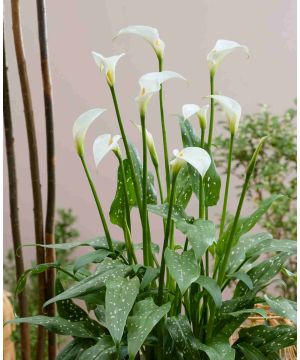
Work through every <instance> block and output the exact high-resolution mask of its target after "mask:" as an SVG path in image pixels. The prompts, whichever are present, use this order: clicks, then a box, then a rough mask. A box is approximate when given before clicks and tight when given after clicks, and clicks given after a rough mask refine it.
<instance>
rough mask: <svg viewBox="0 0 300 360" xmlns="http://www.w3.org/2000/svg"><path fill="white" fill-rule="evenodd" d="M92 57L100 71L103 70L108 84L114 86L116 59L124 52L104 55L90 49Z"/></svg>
mask: <svg viewBox="0 0 300 360" xmlns="http://www.w3.org/2000/svg"><path fill="white" fill-rule="evenodd" d="M92 55H93V58H94V60H95V62H96V64H97V66H98V67H99V69H100V71H101V72H102V71H103V70H104V71H105V76H106V80H107V83H108V85H109V86H114V84H115V81H116V65H117V63H118V61H119V60H120V59H121V57H123V56H124V55H125V54H124V53H122V54H120V55H115V56H110V57H104V56H103V55H101V54H99V53H96V52H95V51H92Z"/></svg>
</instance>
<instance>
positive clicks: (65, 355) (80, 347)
mask: <svg viewBox="0 0 300 360" xmlns="http://www.w3.org/2000/svg"><path fill="white" fill-rule="evenodd" d="M94 343H95V342H94V341H93V340H89V339H84V341H83V340H82V339H74V340H72V341H71V342H70V343H69V344H68V345H67V346H66V347H64V348H63V349H62V350H61V351H60V352H59V354H58V355H57V358H56V360H77V359H78V358H79V357H80V354H81V353H82V352H83V351H84V350H85V349H87V348H89V347H90V346H93V345H94Z"/></svg>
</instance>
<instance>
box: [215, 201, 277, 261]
mask: <svg viewBox="0 0 300 360" xmlns="http://www.w3.org/2000/svg"><path fill="white" fill-rule="evenodd" d="M280 198H282V195H272V196H270V197H269V198H268V199H266V200H264V201H262V202H261V203H260V205H259V207H258V208H257V209H256V210H255V211H254V212H253V213H252V214H251V215H250V216H247V217H245V218H241V219H240V220H239V221H238V225H237V230H236V231H235V234H234V238H233V245H235V244H237V242H238V241H239V239H240V237H241V236H242V235H244V234H246V233H248V232H249V231H250V230H251V229H252V228H253V227H254V226H255V225H256V224H257V223H258V221H259V220H260V219H261V218H262V216H263V215H264V214H265V213H266V212H267V211H268V210H269V208H270V207H271V205H272V204H273V203H274V202H275V201H276V200H278V199H280ZM232 225H233V222H231V223H230V224H229V226H228V227H227V229H226V231H225V233H224V235H223V236H222V237H221V239H220V240H219V241H218V243H217V254H218V255H220V256H221V255H222V254H223V253H224V249H225V246H226V244H227V241H228V238H229V236H230V233H231V229H232Z"/></svg>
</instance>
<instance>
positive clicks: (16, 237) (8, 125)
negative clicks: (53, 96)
mask: <svg viewBox="0 0 300 360" xmlns="http://www.w3.org/2000/svg"><path fill="white" fill-rule="evenodd" d="M7 69H8V68H7V66H6V54H5V44H4V40H3V121H4V133H5V146H6V157H7V169H8V184H9V206H10V221H11V232H12V239H13V247H14V257H15V263H16V280H17V281H18V280H19V277H20V276H21V275H22V274H23V273H24V260H23V251H22V247H21V245H22V241H21V233H20V223H19V208H18V188H17V170H16V160H15V147H14V141H15V139H14V134H13V124H12V119H11V111H10V99H9V86H8V76H7ZM18 302H19V312H20V316H21V317H26V316H28V304H27V296H26V291H25V290H24V291H23V292H22V293H20V294H19V295H18ZM20 335H21V340H20V341H21V343H20V350H21V358H22V360H30V358H31V356H30V333H29V325H28V324H21V325H20Z"/></svg>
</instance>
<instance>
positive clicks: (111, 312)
mask: <svg viewBox="0 0 300 360" xmlns="http://www.w3.org/2000/svg"><path fill="white" fill-rule="evenodd" d="M139 287H140V282H139V279H138V277H134V278H132V279H124V278H122V277H117V278H116V279H111V280H110V281H108V282H107V283H106V295H105V319H106V326H107V328H108V330H109V332H110V335H111V336H112V338H113V339H114V341H115V343H116V344H119V343H120V341H121V339H122V335H123V332H124V328H125V325H126V320H127V317H128V314H129V312H130V310H131V309H132V306H133V304H134V302H135V299H136V297H137V295H138V293H139Z"/></svg>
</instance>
